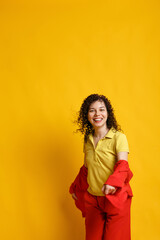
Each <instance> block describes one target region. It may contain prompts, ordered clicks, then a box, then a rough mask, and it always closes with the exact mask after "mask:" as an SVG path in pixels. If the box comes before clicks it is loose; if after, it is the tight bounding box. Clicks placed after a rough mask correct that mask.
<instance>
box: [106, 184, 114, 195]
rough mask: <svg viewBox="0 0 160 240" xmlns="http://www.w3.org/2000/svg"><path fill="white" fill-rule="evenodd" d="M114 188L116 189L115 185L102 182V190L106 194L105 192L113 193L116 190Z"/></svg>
mask: <svg viewBox="0 0 160 240" xmlns="http://www.w3.org/2000/svg"><path fill="white" fill-rule="evenodd" d="M116 190H117V189H116V188H115V187H113V186H110V185H108V184H104V185H103V187H102V192H103V193H104V194H106V195H107V194H114V193H115V192H116Z"/></svg>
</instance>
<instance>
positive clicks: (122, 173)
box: [105, 160, 133, 187]
mask: <svg viewBox="0 0 160 240" xmlns="http://www.w3.org/2000/svg"><path fill="white" fill-rule="evenodd" d="M132 177H133V173H132V172H131V170H130V168H129V164H128V162H127V161H126V160H119V161H118V162H117V163H116V164H115V166H114V172H113V174H111V175H110V176H109V177H108V179H107V181H106V182H105V184H108V185H111V186H114V187H123V186H124V185H125V184H126V183H129V181H130V180H131V178H132Z"/></svg>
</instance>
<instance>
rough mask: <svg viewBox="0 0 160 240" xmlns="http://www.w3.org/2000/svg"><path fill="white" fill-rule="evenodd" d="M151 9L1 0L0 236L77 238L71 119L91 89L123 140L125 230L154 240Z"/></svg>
mask: <svg viewBox="0 0 160 240" xmlns="http://www.w3.org/2000/svg"><path fill="white" fill-rule="evenodd" d="M159 12H160V2H159V1H158V0H153V1H149V0H147V1H146V0H145V1H143V0H132V1H127V0H122V1H111V0H105V1H104V0H103V1H101V0H100V1H84V0H81V1H80V0H74V1H73V0H59V1H58V0H57V1H54V0H52V1H51V0H46V1H44V0H39V1H38V0H37V1H36V0H32V1H31V0H29V1H18V0H17V1H16V0H15V1H11V0H8V1H5V0H2V1H1V3H0V35H1V37H0V55H1V58H0V80H1V86H0V103H1V106H0V110H1V118H0V127H1V129H0V136H1V137H0V215H1V217H0V226H1V227H0V228H1V230H0V239H2V240H11V239H12V240H32V239H34V240H53V239H56V240H64V239H66V240H67V239H68V240H82V239H84V219H82V218H81V213H80V211H78V210H77V209H76V208H75V206H74V203H73V200H72V199H71V197H70V195H69V194H68V188H69V185H70V183H71V182H72V181H73V179H74V178H75V176H76V174H77V172H78V170H79V168H80V166H81V165H82V164H83V153H82V136H81V135H78V134H73V131H75V130H76V126H74V125H73V123H72V121H73V120H74V118H75V116H76V111H78V110H79V108H80V105H81V103H82V101H83V99H84V98H85V97H87V96H88V95H89V94H91V93H99V94H104V95H106V96H107V97H108V98H109V99H110V100H111V102H112V105H113V107H114V109H115V114H116V116H117V120H118V122H119V124H120V125H121V126H122V129H123V130H124V132H125V134H126V135H127V138H128V142H129V147H130V155H129V162H130V167H131V169H132V170H133V172H134V178H133V179H132V181H131V185H132V188H133V192H134V198H133V205H132V239H133V240H150V239H154V240H159V237H160V232H159V214H160V207H159V203H160V198H159V197H160V191H159V187H160V179H159V175H160V174H159V171H160V143H159V135H160V128H159V124H160V114H159V104H160V80H159V77H160V31H159V29H160V17H159Z"/></svg>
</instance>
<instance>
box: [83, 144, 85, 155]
mask: <svg viewBox="0 0 160 240" xmlns="http://www.w3.org/2000/svg"><path fill="white" fill-rule="evenodd" d="M83 153H85V142H83Z"/></svg>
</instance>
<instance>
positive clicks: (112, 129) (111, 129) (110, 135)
mask: <svg viewBox="0 0 160 240" xmlns="http://www.w3.org/2000/svg"><path fill="white" fill-rule="evenodd" d="M115 132H116V129H115V128H114V127H111V128H110V129H109V131H108V133H107V134H106V135H105V136H104V137H103V138H102V139H104V138H113V136H114V134H115ZM88 137H89V139H90V140H93V135H92V133H90V134H89V135H88Z"/></svg>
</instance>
